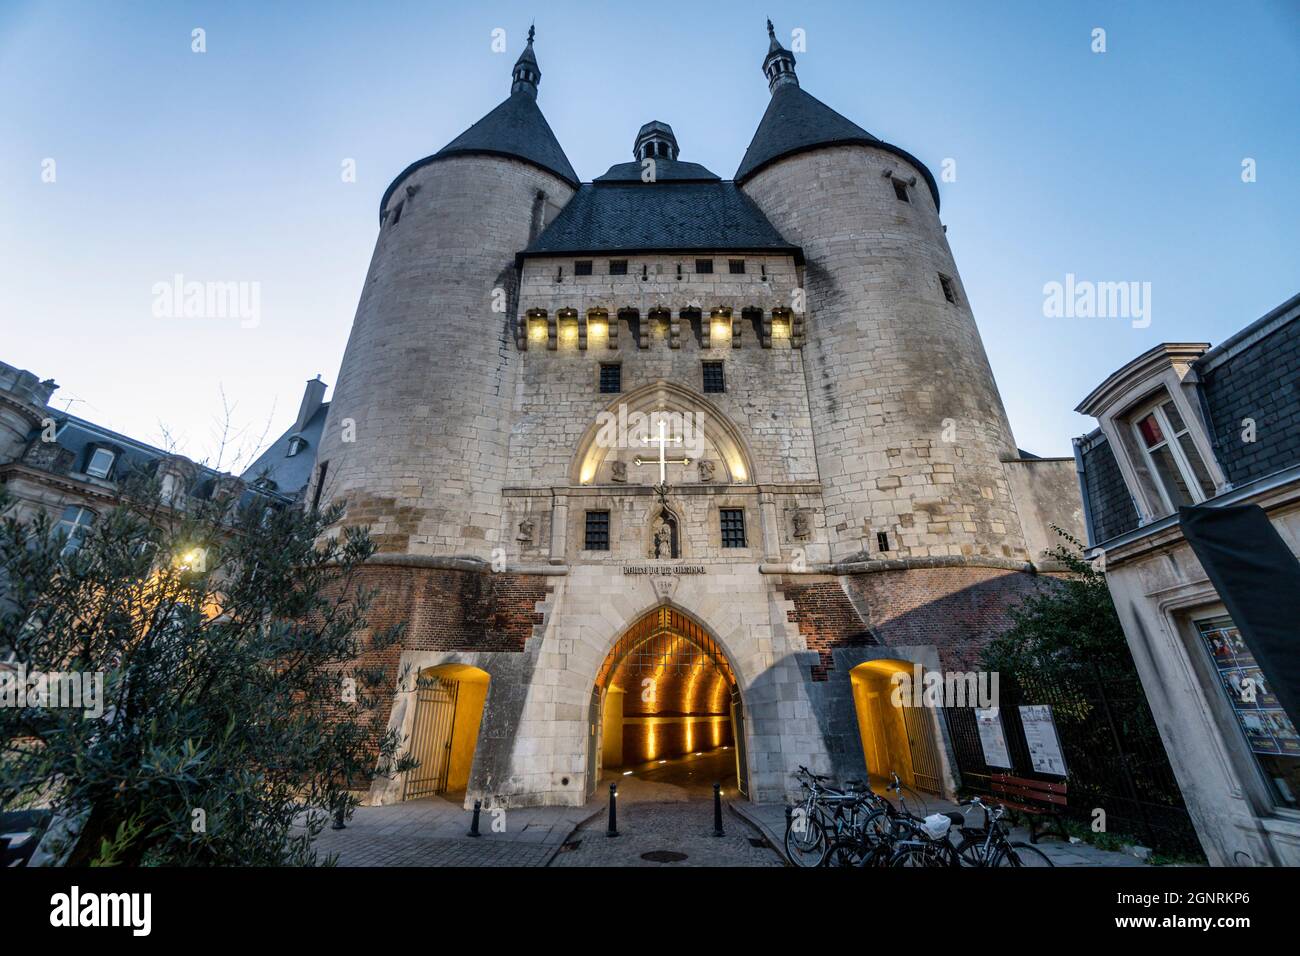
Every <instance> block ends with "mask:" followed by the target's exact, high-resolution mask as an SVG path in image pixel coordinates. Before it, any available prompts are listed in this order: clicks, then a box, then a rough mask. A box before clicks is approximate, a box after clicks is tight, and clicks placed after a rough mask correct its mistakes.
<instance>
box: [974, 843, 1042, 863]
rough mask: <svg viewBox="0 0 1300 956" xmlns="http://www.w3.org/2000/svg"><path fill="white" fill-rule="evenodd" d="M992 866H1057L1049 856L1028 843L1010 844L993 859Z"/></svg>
mask: <svg viewBox="0 0 1300 956" xmlns="http://www.w3.org/2000/svg"><path fill="white" fill-rule="evenodd" d="M990 865H991V866H1051V867H1054V866H1056V864H1055V863H1053V862H1052V861H1051V860H1049V859H1048V858H1047V854H1046V853H1044V852H1043V851H1042V850H1040V849H1038V848H1037V847H1033V846H1030V845H1029V844H1028V843H1009V844H1007V845H1006V847H1004V848H1003V849H1002V851H1001V852H999V853H997V855H996V856H995V857H994V858H993V862H992V863H991V864H990Z"/></svg>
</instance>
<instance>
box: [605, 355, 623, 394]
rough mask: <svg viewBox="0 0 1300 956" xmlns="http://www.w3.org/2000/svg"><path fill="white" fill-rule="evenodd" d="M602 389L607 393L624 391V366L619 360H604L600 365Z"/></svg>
mask: <svg viewBox="0 0 1300 956" xmlns="http://www.w3.org/2000/svg"><path fill="white" fill-rule="evenodd" d="M600 390H601V392H603V393H607V394H617V393H618V392H621V391H623V366H622V365H620V364H619V363H618V362H602V363H601V365H600Z"/></svg>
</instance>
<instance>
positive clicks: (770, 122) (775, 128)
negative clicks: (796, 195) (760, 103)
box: [736, 84, 880, 182]
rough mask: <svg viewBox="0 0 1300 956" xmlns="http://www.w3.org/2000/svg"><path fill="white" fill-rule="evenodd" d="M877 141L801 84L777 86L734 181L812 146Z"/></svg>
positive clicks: (739, 180)
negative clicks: (807, 91) (806, 90)
mask: <svg viewBox="0 0 1300 956" xmlns="http://www.w3.org/2000/svg"><path fill="white" fill-rule="evenodd" d="M878 142H880V140H878V139H876V137H874V136H872V135H871V134H870V133H868V132H867V131H866V130H865V129H863V128H862V127H861V126H859V125H858V124H857V123H853V122H850V121H849V120H847V119H845V118H844V117H843V116H841V115H840V114H839V113H837V112H835V111H834V110H833V109H831V108H830V107H829V106H827V105H826V104H825V103H823V102H822V101H821V100H819V99H817V98H816V97H815V96H811V95H809V94H808V93H805V92H804V91H803V88H802V87H799V86H795V85H794V84H790V85H787V86H778V87H777V88H776V90H775V92H773V93H772V99H771V102H769V103H768V104H767V112H766V113H764V114H763V119H762V121H761V122H759V124H758V129H757V130H756V131H755V133H754V138H753V140H751V141H750V144H749V149H747V150H745V158H744V159H742V160H741V161H740V168H739V169H737V170H736V182H742V181H743V180H744V179H746V178H747V177H749V176H752V175H753V174H754V173H756V172H758V170H759V169H761V168H762V167H763V166H766V165H767V164H768V163H770V162H772V160H774V159H780V158H781V157H782V156H789V155H790V154H791V153H798V152H802V151H803V150H806V149H811V148H813V147H815V146H834V145H838V144H841V143H878Z"/></svg>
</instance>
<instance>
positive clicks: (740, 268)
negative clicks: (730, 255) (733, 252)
mask: <svg viewBox="0 0 1300 956" xmlns="http://www.w3.org/2000/svg"><path fill="white" fill-rule="evenodd" d="M727 271H728V272H730V273H731V274H732V275H733V276H743V275H744V274H745V260H744V259H728V260H727Z"/></svg>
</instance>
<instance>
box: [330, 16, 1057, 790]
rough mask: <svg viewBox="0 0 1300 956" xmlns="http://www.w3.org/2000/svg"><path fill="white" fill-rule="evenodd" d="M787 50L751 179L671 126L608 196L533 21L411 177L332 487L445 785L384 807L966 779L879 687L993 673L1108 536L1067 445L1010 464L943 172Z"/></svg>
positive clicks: (770, 71)
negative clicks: (987, 646) (904, 679)
mask: <svg viewBox="0 0 1300 956" xmlns="http://www.w3.org/2000/svg"><path fill="white" fill-rule="evenodd" d="M768 34H769V38H770V42H769V50H768V53H767V56H766V58H765V59H764V61H763V71H764V73H765V74H766V76H767V79H768V84H769V87H770V89H771V94H772V95H771V102H770V104H769V106H768V109H767V111H766V114H765V115H764V116H763V118H762V120H761V122H760V123H759V126H758V130H757V132H756V133H755V134H754V137H753V141H752V142H751V143H750V145H749V148H748V150H747V151H746V152H745V154H744V158H743V160H742V162H741V164H740V167H739V169H738V170H737V171H736V174H735V176H734V179H731V180H725V179H723V178H722V177H720V176H719V175H717V174H716V173H714V172H712V171H711V170H709V169H706V168H705V167H704V166H702V165H700V164H698V163H694V162H691V161H689V159H684V158H682V156H683V154H685V155H687V156H689V147H690V144H689V143H679V141H678V139H677V136H676V134H675V133H674V131H673V129H672V127H671V126H670V125H669V124H668V123H666V122H663V121H662V120H657V119H656V120H652V121H650V122H647V123H645V124H644V125H643V126H641V127H640V130H639V132H638V133H637V135H636V137H635V139H634V141H633V142H632V143H630V144H629V145H630V146H631V158H632V161H630V162H622V163H617V164H615V165H614V166H612V167H611V168H610V169H609V170H607V171H606V172H605V173H604V174H603V175H600V176H596V177H594V178H593V179H592V180H591V181H589V182H582V181H580V180H579V178H578V175H577V174H576V173H575V172H574V170H573V167H572V166H571V165H570V164H569V161H568V159H567V158H565V155H564V151H563V150H562V149H561V148H560V145H559V143H558V142H557V141H556V138H555V136H554V134H553V133H552V132H551V129H550V127H549V126H548V125H547V123H546V120H545V119H544V118H543V117H542V114H541V112H540V111H539V109H538V106H537V88H538V86H537V85H538V82H539V80H540V78H541V70H540V68H539V66H538V63H537V59H536V57H535V56H534V53H533V36H532V31H531V30H530V32H529V38H528V43H527V46H526V48H525V49H524V51H523V54H522V55H521V56H520V57H519V60H518V62H517V63H516V64H515V66H514V70H513V74H512V85H511V91H510V95H509V97H508V98H507V99H506V100H505V102H503V103H501V104H500V105H499V106H497V107H496V108H495V109H493V110H492V111H491V112H490V113H488V114H487V116H485V117H484V118H483V119H482V120H480V121H479V122H478V123H476V124H474V126H472V127H471V128H470V129H469V130H467V131H466V132H465V133H463V134H462V135H461V136H459V137H457V138H456V139H455V140H453V141H452V142H451V143H450V144H448V145H447V146H446V147H445V148H443V149H442V150H440V151H438V152H437V153H435V154H433V155H432V156H429V157H427V158H426V159H423V160H420V161H419V162H417V163H414V164H413V165H411V166H410V167H409V168H407V169H406V170H405V171H403V172H402V173H401V174H400V175H399V176H398V177H397V179H396V180H395V181H394V182H393V184H392V185H391V186H389V188H388V190H387V191H386V192H385V194H384V197H383V200H382V203H381V205H380V231H379V238H378V240H377V242H376V245H375V251H374V256H373V258H372V260H371V263H370V269H369V273H368V275H367V277H366V281H365V286H364V288H363V290H362V293H361V300H360V304H359V306H358V307H357V313H356V320H355V323H354V325H353V329H352V334H351V338H350V339H349V342H348V346H347V352H346V354H345V355H344V358H343V364H342V369H341V371H340V373H339V378H338V381H337V387H336V391H335V395H334V397H333V401H332V402H331V403H330V408H329V413H328V414H329V419H328V422H327V424H326V427H325V432H324V434H323V435H322V437H321V440H320V447H319V449H317V450H316V465H315V478H314V479H313V482H312V485H311V487H309V488H308V491H307V494H308V499H309V501H313V500H314V501H319V502H321V503H328V502H341V503H342V504H343V505H344V506H345V513H344V518H343V522H342V523H343V524H344V525H365V526H368V527H370V529H371V533H372V535H373V537H374V538H375V539H376V541H377V544H378V548H379V552H380V553H379V554H377V555H376V556H375V558H374V559H373V560H372V561H371V562H370V563H369V564H368V565H367V568H366V569H365V575H366V578H367V583H368V584H369V585H370V586H371V587H373V588H374V589H376V590H377V591H378V593H379V600H378V601H377V602H376V604H375V606H374V608H373V609H372V613H371V615H370V617H371V623H372V624H373V625H374V626H376V627H382V626H386V625H389V624H394V623H403V624H405V625H406V636H405V638H404V640H403V642H402V644H401V646H399V647H394V648H391V649H390V650H389V651H386V652H385V656H383V658H382V660H379V661H374V662H371V663H376V664H379V665H381V666H382V667H384V668H385V669H386V672H387V673H389V674H391V675H392V679H393V696H392V700H391V704H389V703H387V702H385V706H388V707H389V710H388V722H389V726H390V727H391V728H393V729H395V730H397V731H399V732H400V733H401V734H402V735H403V736H404V737H405V738H406V739H407V740H408V741H409V742H410V747H411V748H412V752H413V753H414V754H415V756H416V757H417V759H419V760H420V761H421V768H420V769H419V771H418V772H414V771H413V772H412V773H407V774H404V775H403V776H402V778H400V779H385V780H381V781H380V782H378V783H377V784H376V785H375V786H374V788H373V789H372V791H371V793H370V799H372V800H376V801H382V802H386V801H391V800H399V799H408V798H413V797H418V796H424V795H427V794H430V793H438V792H443V793H456V792H460V791H461V790H462V789H463V791H464V793H465V796H464V799H465V801H466V803H467V804H470V803H472V801H473V800H475V799H484V800H485V801H487V802H488V805H493V804H497V805H520V804H536V803H554V804H572V805H580V804H583V803H584V802H585V801H586V800H588V799H589V797H590V796H591V795H592V794H593V793H594V792H595V790H596V787H597V784H598V783H600V782H601V781H604V782H606V783H607V782H609V779H610V778H611V774H613V775H616V779H618V780H625V779H626V778H627V776H628V775H635V774H636V773H637V772H638V771H637V767H639V766H641V765H650V764H653V765H654V766H655V767H662V766H665V765H671V764H672V762H673V761H674V760H680V761H682V762H683V766H685V765H687V764H689V763H690V762H691V761H693V760H696V759H700V760H712V761H713V763H712V764H710V765H709V766H710V767H712V768H713V769H710V770H709V771H708V772H709V773H710V774H712V773H714V772H715V771H716V772H718V773H720V774H729V775H730V776H731V778H732V779H734V781H735V783H734V786H735V790H736V791H737V792H739V794H741V795H742V796H744V797H749V798H752V799H757V800H778V799H781V798H782V796H783V794H784V793H785V792H786V790H787V789H789V788H790V787H792V786H793V783H792V778H791V776H790V772H791V771H792V770H794V769H795V768H797V767H799V766H801V765H804V766H808V767H811V768H814V769H816V770H817V771H818V772H823V773H832V774H836V775H838V776H840V777H841V778H851V777H855V776H856V777H861V776H864V775H866V774H868V773H869V774H871V775H872V776H873V779H875V780H879V779H881V775H882V774H884V773H886V772H888V771H891V770H897V771H898V772H899V773H900V775H901V776H902V777H903V779H904V780H905V781H911V782H912V783H915V785H916V786H917V787H920V788H923V789H927V790H930V791H932V792H936V793H948V794H951V793H952V792H953V791H954V789H955V787H956V786H957V784H958V782H959V776H960V768H961V759H962V758H961V756H960V754H958V753H957V751H956V750H955V749H954V745H953V743H952V742H953V740H954V739H965V740H970V739H971V736H970V733H967V731H971V728H972V727H973V724H972V723H971V721H973V720H974V718H973V717H972V716H971V715H970V714H969V713H965V712H957V711H947V710H942V709H941V710H939V711H934V710H922V709H920V708H919V707H903V708H901V713H900V712H896V711H894V710H891V709H890V708H889V707H888V706H887V705H885V704H882V701H884V700H887V699H888V696H889V695H888V682H889V681H890V680H892V677H891V675H894V674H899V673H904V672H907V673H910V672H911V669H912V668H913V667H923V668H926V669H929V670H935V669H943V670H946V671H952V670H959V671H969V670H971V669H973V668H974V667H975V666H976V658H977V656H978V651H979V648H980V647H981V646H982V645H983V643H984V642H985V641H986V640H987V639H988V638H990V637H991V636H992V635H994V634H996V633H998V632H999V631H1000V630H1002V629H1003V628H1004V627H1005V626H1006V623H1007V616H1006V609H1007V606H1008V605H1009V604H1012V603H1014V602H1015V601H1016V600H1018V599H1019V598H1020V597H1021V596H1022V595H1024V594H1025V593H1027V592H1028V591H1030V590H1032V589H1033V588H1035V587H1036V586H1037V581H1038V578H1037V576H1036V575H1037V572H1039V571H1042V570H1044V569H1045V568H1044V565H1043V563H1042V562H1041V556H1042V552H1043V549H1044V547H1045V546H1047V545H1050V544H1051V543H1052V542H1051V540H1050V536H1049V535H1048V534H1047V532H1046V530H1045V529H1046V526H1047V524H1048V523H1049V521H1050V522H1053V523H1056V524H1059V525H1062V526H1065V527H1071V526H1073V527H1076V528H1077V527H1078V525H1079V520H1078V517H1079V516H1078V512H1079V507H1078V504H1077V501H1078V499H1077V494H1078V492H1077V485H1076V483H1075V480H1074V462H1073V459H1068V460H1065V459H1051V460H1044V459H1037V458H1033V457H1032V456H1025V455H1022V454H1021V453H1019V452H1018V451H1017V449H1016V446H1015V443H1014V441H1013V439H1012V435H1011V429H1010V427H1009V425H1008V423H1007V417H1006V413H1005V412H1004V410H1003V406H1002V401H1001V399H1000V397H999V395H998V392H997V387H996V385H995V384H994V381H993V376H992V373H991V371H990V368H989V363H988V360H987V358H986V357H985V353H984V349H983V346H982V344H981V342H980V338H979V333H978V332H977V330H976V327H975V321H974V318H973V316H972V313H971V309H970V306H969V304H968V302H967V299H966V294H965V290H964V288H963V287H962V283H961V279H960V277H959V275H958V273H957V268H956V265H955V264H954V262H953V258H952V253H951V251H950V250H949V248H948V243H947V240H946V238H945V236H944V229H943V226H942V225H941V223H940V221H939V193H938V188H937V185H936V183H935V181H934V178H933V176H932V175H931V173H930V171H929V170H928V169H926V167H925V165H924V164H923V163H921V162H920V160H918V159H916V158H915V157H913V156H912V155H910V154H909V153H907V152H905V151H903V150H902V149H899V148H898V147H896V146H893V145H890V144H889V143H886V142H884V141H882V140H880V139H878V138H877V137H875V136H873V135H871V134H870V133H868V132H866V131H865V130H863V129H862V128H861V127H859V126H857V125H856V124H854V123H852V122H850V121H849V120H848V119H845V118H844V117H843V116H841V115H840V114H838V113H836V112H835V111H833V110H832V109H831V108H830V107H828V106H826V105H825V104H823V103H821V102H820V101H818V100H816V99H814V98H813V97H812V96H810V95H809V94H807V93H806V92H804V91H803V89H801V87H800V85H799V80H798V78H797V76H796V73H795V58H794V56H793V54H791V53H790V51H788V50H786V49H785V48H784V47H783V46H782V45H781V44H780V43H779V42H777V40H776V37H775V31H774V30H773V29H772V27H771V24H770V23H769V25H768ZM739 151H740V150H739V148H738V149H737V152H738V153H739ZM638 421H639V422H640V424H639V425H638V424H637V422H638ZM646 426H649V431H647V430H646ZM638 429H641V430H640V431H638ZM653 434H657V435H658V447H657V449H656V448H655V445H654V441H655V439H654V438H653V437H652V435H653ZM1080 533H1081V532H1080ZM403 674H407V675H412V674H418V675H420V676H421V677H423V678H426V680H424V681H422V682H421V685H422V686H420V687H417V686H416V685H415V683H414V682H413V681H412V680H411V679H410V678H409V676H408V677H403V676H402V675H403ZM647 681H648V682H650V684H651V685H653V687H654V688H655V692H654V693H650V694H647V692H646V690H645V688H646V686H647V684H646V682H647ZM452 710H454V716H449V715H451V711H452ZM963 714H964V716H963ZM952 721H965V722H966V723H965V724H964V725H962V726H964V727H965V730H963V731H962V733H961V734H954V733H952V732H951V726H953V724H951V722H952ZM439 735H441V736H439ZM706 751H708V753H706ZM696 766H702V765H696ZM625 768H626V769H625ZM656 772H657V773H659V774H660V775H662V773H663V772H664V771H662V770H659V771H656ZM701 772H703V771H701ZM688 776H689V773H688ZM696 779H697V780H698V779H699V777H698V775H697V776H696Z"/></svg>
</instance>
